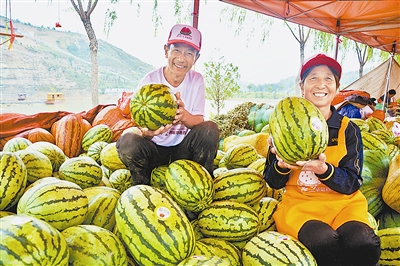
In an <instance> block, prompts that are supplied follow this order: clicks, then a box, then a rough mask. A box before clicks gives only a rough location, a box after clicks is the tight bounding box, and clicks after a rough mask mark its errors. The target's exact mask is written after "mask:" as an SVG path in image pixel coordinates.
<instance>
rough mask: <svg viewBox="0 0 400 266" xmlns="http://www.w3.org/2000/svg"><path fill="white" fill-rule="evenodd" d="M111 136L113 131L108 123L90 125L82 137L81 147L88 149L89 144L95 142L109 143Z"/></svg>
mask: <svg viewBox="0 0 400 266" xmlns="http://www.w3.org/2000/svg"><path fill="white" fill-rule="evenodd" d="M112 137H113V131H112V130H111V128H110V127H109V126H108V125H105V124H99V125H96V126H94V127H91V128H90V129H89V130H88V131H87V132H86V133H85V135H83V138H82V149H83V150H84V151H88V149H89V147H90V145H92V144H93V143H96V142H99V141H101V142H107V143H110V142H111V140H112Z"/></svg>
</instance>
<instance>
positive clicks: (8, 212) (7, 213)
mask: <svg viewBox="0 0 400 266" xmlns="http://www.w3.org/2000/svg"><path fill="white" fill-rule="evenodd" d="M9 215H15V213H13V212H10V211H0V218H3V217H5V216H9Z"/></svg>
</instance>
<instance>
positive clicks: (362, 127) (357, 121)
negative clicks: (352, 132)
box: [350, 118, 369, 132]
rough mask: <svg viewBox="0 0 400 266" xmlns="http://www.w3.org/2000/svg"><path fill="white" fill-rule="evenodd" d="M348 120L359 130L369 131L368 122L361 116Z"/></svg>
mask: <svg viewBox="0 0 400 266" xmlns="http://www.w3.org/2000/svg"><path fill="white" fill-rule="evenodd" d="M350 121H351V122H353V123H354V124H356V125H357V126H358V128H359V129H360V130H361V131H366V132H369V125H368V122H367V121H366V120H364V119H361V118H350Z"/></svg>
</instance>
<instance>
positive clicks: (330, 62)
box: [300, 54, 342, 79]
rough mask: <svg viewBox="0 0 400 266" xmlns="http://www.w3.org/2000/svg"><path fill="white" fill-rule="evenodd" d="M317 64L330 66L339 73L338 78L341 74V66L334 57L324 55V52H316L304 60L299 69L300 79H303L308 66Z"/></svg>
mask: <svg viewBox="0 0 400 266" xmlns="http://www.w3.org/2000/svg"><path fill="white" fill-rule="evenodd" d="M318 65H325V66H328V67H331V68H332V69H334V70H335V71H336V74H338V75H339V79H340V77H341V76H342V67H341V66H340V64H339V63H338V62H337V61H336V60H335V59H333V58H331V57H329V56H326V55H324V54H317V55H314V56H313V57H311V58H309V59H308V60H306V61H305V62H304V64H303V66H302V67H301V71H300V79H303V75H304V72H306V71H307V70H308V69H309V68H311V67H313V66H318Z"/></svg>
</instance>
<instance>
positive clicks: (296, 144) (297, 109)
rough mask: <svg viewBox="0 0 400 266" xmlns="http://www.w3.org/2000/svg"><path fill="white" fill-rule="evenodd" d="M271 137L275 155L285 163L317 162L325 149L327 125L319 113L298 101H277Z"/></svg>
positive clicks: (303, 101) (290, 98) (291, 99)
mask: <svg viewBox="0 0 400 266" xmlns="http://www.w3.org/2000/svg"><path fill="white" fill-rule="evenodd" d="M269 129H270V134H271V137H272V140H273V145H274V146H275V148H276V153H277V155H278V156H279V157H280V158H282V159H283V160H284V161H285V162H286V163H289V164H293V165H295V164H296V162H297V161H308V160H312V159H316V158H318V156H319V155H320V154H321V153H323V152H324V151H325V149H326V148H327V146H328V125H327V123H326V121H325V118H324V116H323V115H322V113H321V112H320V111H319V109H318V108H317V107H316V106H315V105H314V104H312V103H311V102H310V101H308V100H306V99H304V98H300V97H286V98H284V99H282V100H281V101H279V103H278V104H277V106H276V107H275V109H274V111H273V112H272V114H271V117H270V122H269Z"/></svg>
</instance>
